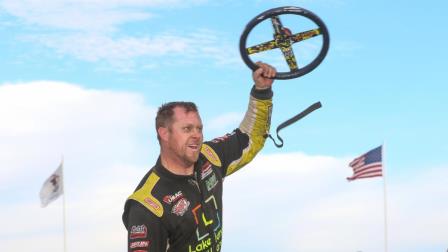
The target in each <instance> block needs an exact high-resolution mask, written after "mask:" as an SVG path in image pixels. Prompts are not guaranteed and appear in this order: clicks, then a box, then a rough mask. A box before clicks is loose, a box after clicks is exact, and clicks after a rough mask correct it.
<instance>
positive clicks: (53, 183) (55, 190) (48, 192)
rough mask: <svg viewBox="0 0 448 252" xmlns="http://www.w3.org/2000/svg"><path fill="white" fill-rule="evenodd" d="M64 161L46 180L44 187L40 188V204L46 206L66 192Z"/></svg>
mask: <svg viewBox="0 0 448 252" xmlns="http://www.w3.org/2000/svg"><path fill="white" fill-rule="evenodd" d="M62 166H63V162H61V164H60V165H59V167H58V168H57V169H56V171H54V172H53V174H51V176H50V177H49V178H48V179H47V180H46V181H45V182H44V184H43V185H42V189H40V195H39V196H40V204H41V206H42V207H46V206H47V205H48V204H50V203H51V202H52V201H53V200H55V199H57V198H58V197H59V196H60V195H61V194H62V193H64V179H63V178H64V176H63V174H62Z"/></svg>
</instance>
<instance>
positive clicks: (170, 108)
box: [156, 101, 198, 141]
mask: <svg viewBox="0 0 448 252" xmlns="http://www.w3.org/2000/svg"><path fill="white" fill-rule="evenodd" d="M176 107H181V108H184V109H185V112H186V113H188V112H196V113H197V112H198V107H197V106H196V104H194V103H193V102H184V101H175V102H168V103H164V104H162V106H160V107H159V110H158V111H157V115H156V132H157V139H158V140H159V141H160V136H159V132H158V131H157V130H158V129H159V128H160V127H168V126H170V125H171V123H172V122H173V115H174V108H176Z"/></svg>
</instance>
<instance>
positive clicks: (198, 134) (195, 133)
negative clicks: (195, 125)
mask: <svg viewBox="0 0 448 252" xmlns="http://www.w3.org/2000/svg"><path fill="white" fill-rule="evenodd" d="M192 136H193V137H194V138H202V130H201V129H194V130H193V133H192Z"/></svg>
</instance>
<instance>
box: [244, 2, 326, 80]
mask: <svg viewBox="0 0 448 252" xmlns="http://www.w3.org/2000/svg"><path fill="white" fill-rule="evenodd" d="M283 14H295V15H299V16H303V17H306V18H308V19H310V20H311V21H313V22H314V24H316V25H317V26H318V28H317V29H313V30H309V31H305V32H300V33H296V34H291V33H288V32H289V29H287V28H286V27H283V26H282V24H281V21H280V19H279V18H278V16H279V15H283ZM268 18H271V21H272V22H273V26H274V29H275V31H276V33H275V34H274V36H275V37H274V40H272V41H268V42H265V43H262V44H259V45H256V46H252V47H249V48H248V47H247V46H246V42H247V37H248V36H249V34H250V32H251V31H252V29H253V28H254V27H255V26H256V25H258V24H259V23H261V22H262V21H264V20H266V19H268ZM277 33H278V34H277ZM319 35H322V37H323V40H322V48H321V50H320V52H319V54H318V55H317V57H316V58H315V59H314V60H313V61H311V62H310V63H308V64H307V65H306V66H304V67H302V68H300V69H299V68H298V66H297V63H296V60H295V56H294V54H293V52H292V47H291V46H292V44H293V43H297V42H300V41H303V40H306V39H309V38H311V37H315V36H319ZM277 36H278V37H277ZM277 38H278V39H277ZM329 46H330V35H329V33H328V29H327V27H326V25H325V23H324V22H323V21H322V20H321V19H320V18H319V17H318V16H317V15H316V14H314V13H312V12H311V11H308V10H306V9H303V8H300V7H294V6H285V7H278V8H273V9H270V10H267V11H265V12H263V13H261V14H259V15H258V16H256V17H254V18H253V19H252V20H251V21H250V22H249V23H248V24H247V25H246V27H245V29H244V31H243V33H242V34H241V37H240V54H241V57H242V59H243V61H244V62H245V63H246V65H247V66H248V67H249V68H250V69H252V70H253V71H255V70H256V69H257V68H258V66H257V65H256V64H255V63H254V62H253V61H252V60H251V59H250V57H249V54H254V53H258V52H261V51H266V50H272V49H276V48H280V49H281V50H282V53H283V55H284V57H285V59H286V61H287V64H288V66H289V67H290V70H291V71H289V72H277V75H276V76H275V77H274V79H280V80H287V79H293V78H297V77H300V76H303V75H305V74H307V73H309V72H311V71H312V70H314V69H315V68H316V67H317V66H318V65H319V64H320V63H322V61H323V60H324V58H325V56H326V55H327V52H328V49H329ZM294 63H295V65H294Z"/></svg>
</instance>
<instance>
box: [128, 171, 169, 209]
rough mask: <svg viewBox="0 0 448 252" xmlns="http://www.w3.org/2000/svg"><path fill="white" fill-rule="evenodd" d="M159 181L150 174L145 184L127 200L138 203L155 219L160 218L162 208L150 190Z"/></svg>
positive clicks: (154, 175)
mask: <svg viewBox="0 0 448 252" xmlns="http://www.w3.org/2000/svg"><path fill="white" fill-rule="evenodd" d="M159 179H160V177H159V176H157V174H155V173H154V172H152V173H151V174H150V175H149V177H148V179H147V180H146V182H145V184H144V185H143V186H142V187H141V188H140V189H138V190H137V191H136V192H134V193H133V194H132V195H131V196H129V198H128V199H133V200H136V201H138V202H140V204H142V205H143V206H145V207H146V208H148V210H149V211H151V212H152V213H154V214H155V215H156V216H157V217H162V216H163V206H162V204H161V203H160V201H159V200H157V199H156V198H155V197H154V196H152V194H151V191H152V189H154V186H155V185H156V184H157V182H158V181H159Z"/></svg>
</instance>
